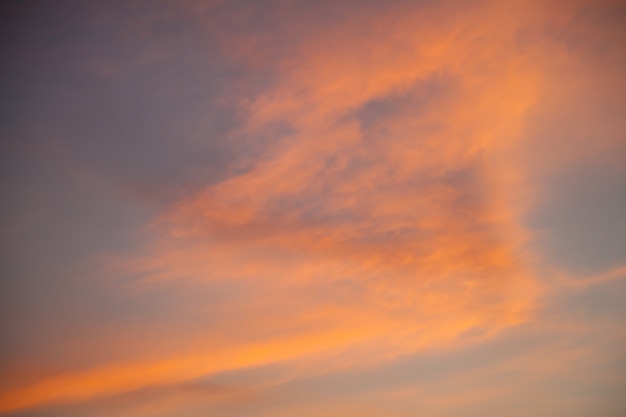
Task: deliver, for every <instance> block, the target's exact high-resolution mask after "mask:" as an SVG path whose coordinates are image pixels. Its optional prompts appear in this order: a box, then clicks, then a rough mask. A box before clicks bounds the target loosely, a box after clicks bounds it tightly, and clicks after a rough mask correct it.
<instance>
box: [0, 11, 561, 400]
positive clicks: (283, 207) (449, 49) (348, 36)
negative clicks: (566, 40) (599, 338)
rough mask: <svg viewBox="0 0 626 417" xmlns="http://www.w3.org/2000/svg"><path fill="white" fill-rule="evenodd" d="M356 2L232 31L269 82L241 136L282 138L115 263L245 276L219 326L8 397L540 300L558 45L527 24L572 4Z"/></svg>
mask: <svg viewBox="0 0 626 417" xmlns="http://www.w3.org/2000/svg"><path fill="white" fill-rule="evenodd" d="M354 13H355V18H354V19H351V20H349V21H345V20H341V19H340V20H338V21H336V22H334V23H333V22H331V23H328V24H326V26H324V28H323V30H319V31H316V30H313V28H315V25H316V24H317V23H319V22H307V21H304V22H299V21H298V22H297V23H298V24H302V25H303V30H302V32H301V33H299V34H298V35H297V36H295V39H293V40H291V39H289V34H290V32H289V30H293V28H291V26H287V29H285V30H286V33H281V32H280V30H278V31H277V33H273V34H271V35H272V36H269V37H268V38H263V37H261V38H257V37H255V36H250V38H249V39H247V38H246V36H245V35H240V38H238V39H236V40H235V41H234V43H233V45H234V46H233V50H232V51H231V54H232V55H231V58H232V57H235V58H234V59H241V60H245V61H246V62H249V61H250V62H251V65H258V66H261V67H263V68H271V69H272V71H273V72H274V73H275V74H276V77H275V79H276V81H275V82H274V83H273V84H272V85H269V86H267V87H266V89H265V90H263V91H262V92H261V93H259V94H258V95H257V96H255V97H253V98H251V99H249V100H247V101H246V100H242V102H247V103H248V104H247V105H246V107H245V109H244V110H245V111H246V112H247V114H248V118H247V122H246V124H245V125H244V126H241V128H240V129H239V130H238V131H237V132H235V133H234V134H233V135H232V136H231V137H230V138H229V140H231V141H232V142H233V146H235V147H237V146H241V147H244V146H246V145H248V144H249V143H250V141H251V139H250V137H272V138H273V139H272V140H268V141H267V143H256V144H255V149H258V151H255V157H254V158H253V160H251V161H250V163H249V165H248V166H247V167H245V168H246V169H245V170H243V171H242V173H240V174H238V175H235V176H232V177H230V178H228V179H226V180H224V181H223V182H220V183H218V184H215V185H211V186H207V187H205V188H204V189H202V190H200V191H198V192H194V193H193V194H191V195H187V196H185V197H184V198H182V199H180V201H178V202H177V203H176V204H175V205H174V206H173V207H171V208H170V209H169V210H168V212H167V213H166V214H165V215H164V216H163V217H162V218H161V219H160V220H159V221H158V222H157V224H156V228H157V229H158V230H159V232H160V238H159V241H158V242H156V243H153V244H151V245H149V247H148V248H147V249H146V253H145V254H144V255H143V256H132V257H131V259H125V260H124V261H123V262H121V267H120V268H121V269H122V270H123V271H124V272H125V273H141V274H143V275H144V276H145V279H144V280H143V281H142V284H143V285H150V283H153V282H155V281H159V280H163V281H165V280H169V281H176V280H181V281H182V280H185V281H190V282H191V283H192V284H191V285H195V284H194V283H196V284H197V283H202V282H205V281H210V282H215V283H218V284H219V283H225V282H233V281H237V282H239V283H240V284H241V286H242V287H247V288H250V289H252V290H251V291H248V292H245V291H243V292H242V293H240V294H239V293H238V294H237V295H236V297H234V300H232V302H231V303H230V304H229V305H228V307H223V308H222V307H220V310H219V313H220V314H221V316H220V322H219V323H217V324H215V325H213V326H212V327H211V328H209V329H207V333H210V334H211V337H209V336H204V335H198V343H197V345H196V346H195V347H194V348H190V349H188V350H187V351H182V352H181V353H180V354H179V355H177V356H176V355H174V356H173V357H170V358H163V360H160V361H158V360H155V361H150V362H147V363H141V362H134V361H132V360H130V361H129V363H126V364H124V363H122V364H119V365H116V366H108V367H101V368H96V369H93V370H90V371H85V372H77V373H75V374H68V375H63V376H60V377H56V378H49V379H46V380H42V381H39V382H36V383H33V384H32V385H29V386H26V387H21V388H18V387H13V388H12V389H10V390H7V391H6V392H4V393H2V395H1V396H0V410H1V411H4V412H7V411H11V410H17V409H22V408H28V407H33V406H38V405H42V404H47V403H55V402H76V401H85V400H88V399H91V398H94V397H98V396H102V395H112V394H117V393H121V392H125V391H130V390H136V389H140V388H142V387H145V386H152V385H158V384H164V383H176V382H180V381H186V380H191V379H194V378H198V377H201V376H205V375H211V374H215V373H219V372H225V371H229V370H235V369H241V368H246V367H254V366H260V365H264V364H269V363H275V362H279V361H293V362H294V363H300V364H306V363H310V362H311V361H319V362H321V363H323V364H325V366H326V367H327V369H336V368H340V367H342V366H348V365H346V363H348V364H350V365H353V366H367V365H371V364H372V363H379V362H381V361H385V360H390V359H393V358H395V357H397V356H399V355H404V354H409V353H413V352H416V351H419V350H423V349H429V348H433V347H438V346H443V345H451V344H454V343H455V342H456V341H457V340H458V337H459V336H460V335H462V334H464V333H465V332H467V331H469V330H471V329H479V330H481V331H482V332H483V333H484V334H492V333H494V332H496V331H498V330H500V329H502V328H505V327H508V326H512V325H515V324H518V323H520V322H522V321H524V320H526V319H527V318H528V317H529V315H530V314H531V313H532V311H533V308H534V306H535V305H536V302H537V297H538V295H539V294H540V292H541V290H540V286H539V284H538V283H537V281H536V279H535V278H534V277H533V276H532V274H531V272H530V271H531V268H530V267H529V265H528V262H529V256H528V255H527V253H526V251H525V248H524V243H525V242H526V239H527V236H528V231H527V230H526V229H525V228H524V227H523V225H522V223H521V221H520V216H521V215H522V214H523V213H524V211H525V210H526V209H527V207H528V206H529V205H530V204H531V203H532V191H533V190H532V188H531V187H530V186H529V184H528V176H529V175H530V174H529V173H528V172H527V170H526V169H525V167H524V165H523V164H522V163H521V161H520V160H519V158H518V157H517V156H516V154H515V153H516V151H518V150H519V149H520V147H521V145H520V142H521V141H522V133H523V129H524V126H525V121H526V117H527V114H528V111H529V109H531V108H533V106H535V105H536V102H537V100H538V99H539V98H540V97H541V96H542V95H543V91H544V90H545V89H546V88H548V86H549V84H550V82H551V81H552V80H550V79H548V78H547V77H546V74H545V72H544V67H543V66H542V65H543V64H544V62H545V60H546V56H547V55H548V54H549V53H551V52H552V50H551V47H552V45H551V44H550V43H549V42H548V41H544V40H543V39H539V40H538V41H537V42H532V43H529V44H524V43H523V42H521V41H520V33H522V32H523V31H524V30H527V29H528V28H529V27H530V28H532V27H534V26H541V25H542V24H545V23H546V22H547V21H556V22H557V23H556V24H559V22H560V21H561V20H562V19H564V18H563V17H562V16H560V14H559V13H556V12H554V13H553V14H551V13H550V12H548V11H546V9H544V8H540V7H539V6H537V5H536V4H535V3H534V2H521V1H520V2H479V3H477V4H476V5H473V6H463V8H462V10H460V11H454V10H451V8H449V7H447V6H441V5H427V6H424V7H423V8H421V7H413V6H409V5H404V4H401V5H396V6H394V7H389V8H379V7H375V8H372V9H368V8H364V9H363V10H360V9H359V10H354ZM551 19H552V20H551ZM288 29H289V30H288ZM266 39H269V41H268V40H266ZM277 39H281V41H283V42H286V43H288V44H289V47H288V48H286V50H287V52H286V54H285V56H281V57H279V59H275V57H273V56H272V57H271V58H270V57H268V56H264V55H263V54H262V53H258V54H254V53H253V52H252V50H251V49H250V48H251V47H250V45H253V46H254V47H255V48H260V49H263V48H266V47H267V48H268V49H271V48H272V45H271V44H270V45H266V44H265V43H264V42H269V43H272V42H276V41H277ZM290 42H291V43H290ZM225 43H226V44H229V43H228V40H226V41H225ZM118 266H120V265H118ZM197 285H201V284H197ZM210 309H211V307H210V306H207V311H209V310H210ZM209 339H210V340H209ZM346 356H347V357H349V359H346Z"/></svg>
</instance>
